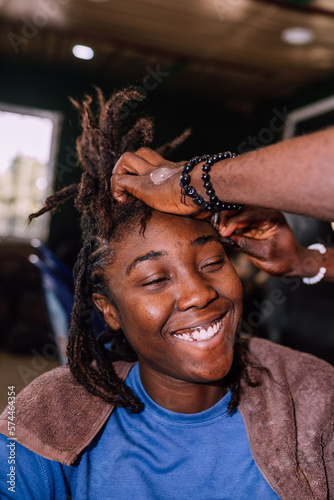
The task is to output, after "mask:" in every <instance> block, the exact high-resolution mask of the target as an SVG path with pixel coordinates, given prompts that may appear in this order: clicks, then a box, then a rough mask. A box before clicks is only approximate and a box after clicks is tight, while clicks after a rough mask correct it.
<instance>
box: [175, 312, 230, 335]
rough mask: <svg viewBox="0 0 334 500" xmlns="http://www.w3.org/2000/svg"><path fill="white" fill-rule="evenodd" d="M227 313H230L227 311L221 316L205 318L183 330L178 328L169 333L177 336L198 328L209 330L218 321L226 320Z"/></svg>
mask: <svg viewBox="0 0 334 500" xmlns="http://www.w3.org/2000/svg"><path fill="white" fill-rule="evenodd" d="M227 313H228V311H225V312H224V313H223V314H222V313H220V315H219V316H217V315H215V316H213V317H211V318H205V319H203V320H197V321H196V322H194V323H190V324H189V325H187V326H182V328H178V329H176V330H173V331H170V332H169V333H170V334H171V335H175V334H178V333H181V332H183V331H185V330H192V329H196V328H203V329H207V328H208V327H209V326H210V325H211V324H212V323H216V322H218V321H222V320H223V319H224V317H225V316H226V314H227Z"/></svg>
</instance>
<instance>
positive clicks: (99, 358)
mask: <svg viewBox="0 0 334 500" xmlns="http://www.w3.org/2000/svg"><path fill="white" fill-rule="evenodd" d="M96 91H97V97H98V104H99V112H98V113H97V116H95V114H94V113H93V111H92V102H93V99H92V97H91V96H86V97H85V99H84V101H83V103H82V105H80V104H79V103H78V102H76V101H74V100H73V99H71V101H72V103H73V105H74V106H75V107H76V108H77V109H78V111H79V113H80V116H81V124H82V129H83V131H82V134H81V135H80V136H79V137H78V139H77V143H76V146H77V151H78V157H79V160H80V163H81V165H82V167H83V170H84V171H83V174H82V176H81V180H80V182H79V184H73V185H71V186H69V187H66V188H64V189H62V190H60V191H58V192H57V193H55V194H53V195H51V196H49V197H48V198H47V199H46V201H45V204H44V207H42V208H41V209H40V210H39V211H38V212H36V213H33V214H31V215H30V216H29V218H28V220H29V222H31V221H32V220H33V219H34V218H36V217H39V216H40V215H42V214H44V213H46V212H49V211H54V210H55V209H56V208H57V207H58V206H59V205H60V204H61V203H63V202H64V201H66V200H67V199H69V198H74V200H75V207H76V208H77V209H78V211H79V212H81V229H82V248H81V250H80V252H79V255H78V258H77V261H76V264H75V266H74V279H75V295H74V306H73V312H72V319H71V326H70V330H69V335H68V347H67V356H68V364H69V367H70V370H71V372H72V374H73V376H74V377H75V378H76V380H78V382H80V383H81V384H82V385H83V386H84V387H85V388H86V389H87V390H88V391H89V392H90V393H92V394H94V395H97V396H100V397H101V398H103V399H104V400H105V401H107V402H109V403H111V404H113V405H115V406H120V407H127V408H129V409H130V410H131V411H132V412H134V413H138V412H140V411H142V410H143V404H142V403H141V401H140V400H139V399H138V398H137V397H136V395H135V394H134V393H133V391H132V390H131V389H130V388H129V387H127V386H126V384H125V383H124V382H123V381H122V380H121V379H120V378H119V377H118V376H117V374H116V372H115V370H114V367H113V364H112V361H120V360H122V361H134V360H136V354H135V352H134V351H133V349H132V348H131V346H130V345H129V343H128V342H127V340H126V339H125V336H124V334H123V332H122V331H121V330H119V331H113V330H111V328H110V327H109V325H107V324H106V325H105V329H104V331H103V332H102V333H101V334H100V335H99V337H98V338H97V336H96V333H95V332H94V328H93V310H94V309H93V301H92V295H93V293H100V294H102V295H104V296H105V297H107V298H108V300H110V301H111V302H112V301H113V299H112V297H111V293H110V290H109V287H108V286H107V283H106V282H105V278H104V272H105V269H106V266H107V265H108V264H109V263H110V262H111V259H112V249H111V247H110V245H109V243H110V241H119V240H120V239H121V237H122V235H124V233H125V232H127V231H129V227H132V226H133V225H134V224H135V223H137V224H138V223H139V224H140V227H141V231H144V230H145V225H146V223H147V222H148V220H149V219H150V217H151V215H152V209H151V208H150V207H148V206H147V205H145V204H144V203H143V202H141V201H140V200H138V199H136V198H134V197H133V196H131V195H127V200H126V201H125V202H124V203H122V204H120V203H118V202H116V201H115V200H113V198H112V197H111V192H110V178H111V175H112V172H113V168H114V166H115V164H116V162H117V160H118V159H119V158H120V156H121V155H122V154H123V153H124V152H126V151H134V150H135V147H136V146H138V145H139V144H140V145H142V146H148V145H150V144H151V142H152V136H153V124H152V120H151V119H148V118H145V117H141V118H139V119H137V121H136V122H135V123H134V124H132V126H131V128H130V129H129V130H127V131H126V132H123V131H122V128H123V129H124V123H123V122H122V120H121V118H120V115H121V111H122V108H123V106H124V105H125V104H126V103H127V102H128V101H131V100H136V101H138V100H141V99H142V98H143V96H142V95H141V94H140V93H139V92H138V91H137V90H136V89H132V88H127V89H122V90H118V91H117V92H115V93H114V94H113V95H112V97H111V98H110V99H109V100H107V101H105V99H104V96H103V93H102V91H101V90H100V89H99V88H96ZM189 134H190V131H189V130H186V131H185V132H184V133H183V134H182V135H181V136H179V137H177V138H176V139H174V140H173V141H171V142H169V143H167V144H165V145H164V146H162V147H160V148H158V149H157V151H158V152H159V153H160V154H161V155H163V156H164V155H167V154H168V153H170V152H171V151H173V150H174V149H175V148H176V147H177V146H178V145H180V144H181V143H182V142H183V141H184V140H185V139H186V138H187V137H188V136H189ZM107 342H110V348H109V347H108V348H106V346H105V344H106V343H107ZM246 351H247V347H246V343H245V341H243V340H240V339H238V341H237V342H236V348H235V357H234V361H233V365H232V369H231V371H230V373H229V375H228V378H229V385H230V388H231V390H232V399H231V402H230V406H229V410H230V413H233V411H235V409H236V407H237V405H238V403H239V400H240V391H241V380H242V379H244V380H246V382H247V383H250V384H252V383H253V382H252V380H251V379H250V377H249V375H248V373H247V370H246V367H247V361H246V358H247V356H246Z"/></svg>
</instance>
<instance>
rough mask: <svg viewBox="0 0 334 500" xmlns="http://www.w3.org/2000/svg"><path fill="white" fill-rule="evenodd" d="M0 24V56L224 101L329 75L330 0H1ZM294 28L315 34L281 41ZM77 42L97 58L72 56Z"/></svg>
mask: <svg viewBox="0 0 334 500" xmlns="http://www.w3.org/2000/svg"><path fill="white" fill-rule="evenodd" d="M297 4H299V6H298V5H297ZM302 5H303V6H302ZM0 21H1V23H0V57H2V58H5V59H9V60H12V61H15V62H17V63H20V62H21V61H23V62H25V63H26V62H30V61H37V62H39V63H40V64H45V65H49V64H54V65H61V66H63V67H70V68H73V69H75V68H78V69H81V70H82V68H87V69H89V70H90V71H93V72H95V73H96V72H97V73H99V74H101V75H104V74H106V73H108V74H111V73H113V74H115V75H117V77H118V78H119V79H120V80H123V81H124V83H127V82H128V81H133V80H134V79H136V80H137V81H139V82H145V83H146V84H147V88H149V86H151V87H152V88H153V86H154V85H155V83H157V85H162V86H163V87H164V89H167V90H168V91H173V90H175V91H183V92H195V93H199V94H202V95H203V94H205V95H207V96H210V97H214V98H218V99H220V100H224V101H228V100H231V101H239V102H240V103H241V102H244V103H254V102H257V101H261V100H263V99H271V98H274V99H275V98H284V96H288V95H290V94H291V93H292V92H295V91H296V90H297V89H298V88H299V87H301V86H304V85H306V84H310V83H313V82H317V81H322V80H325V79H327V78H329V77H332V76H334V1H333V0H313V1H311V0H309V1H307V0H272V1H270V0H182V1H180V0H165V1H161V0H118V1H117V0H0ZM295 26H297V27H306V28H311V29H312V30H313V31H314V33H315V38H314V40H313V41H312V42H310V43H308V44H306V45H303V46H292V45H288V44H286V43H284V42H283V41H282V40H281V32H282V30H283V29H285V28H288V27H295ZM76 43H80V44H87V45H90V46H91V47H92V48H93V49H94V51H95V57H94V58H93V59H92V60H90V61H80V60H77V59H75V58H74V57H73V55H72V53H71V49H72V46H73V45H74V44H76ZM157 85H155V87H156V86H157Z"/></svg>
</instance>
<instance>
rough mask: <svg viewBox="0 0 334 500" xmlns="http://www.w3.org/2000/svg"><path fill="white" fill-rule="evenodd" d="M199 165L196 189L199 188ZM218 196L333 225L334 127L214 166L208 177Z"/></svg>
mask: <svg viewBox="0 0 334 500" xmlns="http://www.w3.org/2000/svg"><path fill="white" fill-rule="evenodd" d="M201 166H202V164H199V165H198V166H196V167H195V169H196V170H195V169H194V181H193V185H194V186H195V187H196V189H197V190H198V191H199V192H201V194H204V192H203V188H202V189H201V182H202V181H201V179H200V175H201ZM210 176H211V181H212V184H213V187H214V189H215V191H216V195H217V196H218V197H219V199H221V200H223V201H230V202H231V203H232V202H233V203H243V204H252V205H256V206H264V207H268V208H275V209H279V210H283V211H286V212H293V213H297V214H303V215H307V216H311V217H315V218H319V219H323V220H329V221H332V220H334V128H331V129H327V130H324V131H321V132H317V133H314V134H311V135H307V136H302V137H297V138H294V139H290V140H287V141H283V142H280V143H278V144H274V145H272V146H268V147H265V148H262V149H259V150H257V151H254V152H251V153H246V154H244V155H241V156H238V157H236V158H233V159H228V160H223V161H221V162H219V163H216V164H215V165H214V166H213V168H212V169H211V172H210Z"/></svg>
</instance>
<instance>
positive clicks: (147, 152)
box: [136, 148, 174, 167]
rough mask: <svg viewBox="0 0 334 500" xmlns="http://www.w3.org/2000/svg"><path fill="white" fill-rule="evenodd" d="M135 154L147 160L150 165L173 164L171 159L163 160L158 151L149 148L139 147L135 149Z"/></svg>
mask: <svg viewBox="0 0 334 500" xmlns="http://www.w3.org/2000/svg"><path fill="white" fill-rule="evenodd" d="M136 155H137V156H140V157H141V158H143V159H144V160H146V161H147V162H149V163H151V165H155V166H156V167H157V166H159V167H160V166H163V165H174V163H173V162H172V161H168V160H165V158H163V157H162V156H161V155H159V153H157V152H156V151H154V150H153V149H151V148H140V149H138V150H137V151H136Z"/></svg>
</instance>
